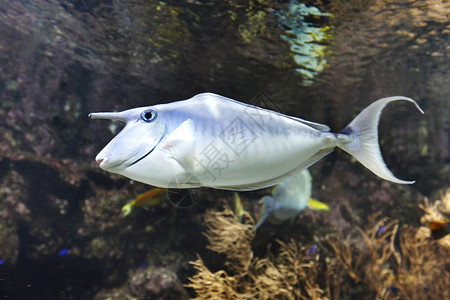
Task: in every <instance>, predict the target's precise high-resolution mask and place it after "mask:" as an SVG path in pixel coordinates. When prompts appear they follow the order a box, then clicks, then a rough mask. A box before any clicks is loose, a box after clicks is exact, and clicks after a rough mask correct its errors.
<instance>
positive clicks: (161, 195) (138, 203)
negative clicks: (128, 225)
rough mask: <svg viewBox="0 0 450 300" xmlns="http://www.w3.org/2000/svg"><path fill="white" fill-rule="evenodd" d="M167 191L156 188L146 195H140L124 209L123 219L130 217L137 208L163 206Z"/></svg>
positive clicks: (121, 214)
mask: <svg viewBox="0 0 450 300" xmlns="http://www.w3.org/2000/svg"><path fill="white" fill-rule="evenodd" d="M166 191H167V190H166V189H163V188H155V189H152V190H150V191H147V192H145V193H142V194H139V195H138V196H137V197H136V198H134V199H133V201H131V202H129V203H127V204H125V205H124V206H123V207H122V212H121V213H120V216H121V217H122V218H124V217H126V216H128V215H129V214H130V213H131V211H132V210H133V209H134V208H135V207H144V206H156V205H162V204H163V203H164V200H165V199H166V197H167V193H166Z"/></svg>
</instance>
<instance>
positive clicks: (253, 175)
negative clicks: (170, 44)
mask: <svg viewBox="0 0 450 300" xmlns="http://www.w3.org/2000/svg"><path fill="white" fill-rule="evenodd" d="M397 100H405V101H409V102H412V103H414V104H415V105H416V107H417V109H419V110H420V111H421V112H422V113H423V111H422V110H421V109H420V107H419V105H418V104H417V103H416V102H415V101H414V100H412V99H410V98H406V97H401V96H396V97H388V98H382V99H380V100H378V101H375V102H374V103H372V104H371V105H369V106H368V107H367V108H365V109H364V110H363V111H362V112H361V113H360V114H359V115H358V116H357V117H356V118H355V119H354V120H353V121H352V122H351V123H350V124H349V125H348V126H347V127H345V128H344V129H343V130H342V131H341V132H340V133H332V132H330V129H329V127H328V126H326V125H322V124H318V123H314V122H310V121H305V120H302V119H299V118H296V117H291V116H287V115H283V114H281V113H278V112H274V111H271V110H267V109H263V108H260V107H257V106H252V105H249V104H245V103H241V102H238V101H235V100H233V99H229V98H226V97H222V96H219V95H216V94H212V93H203V94H199V95H196V96H194V97H192V98H191V99H188V100H183V101H177V102H172V103H168V104H159V105H154V106H147V107H139V108H133V109H129V110H125V111H122V112H103V113H91V114H90V115H89V116H90V118H92V119H108V120H113V121H121V122H125V123H126V125H125V127H124V128H123V129H122V131H121V132H120V133H119V134H117V135H116V136H115V137H114V138H113V139H112V140H111V141H110V142H109V144H108V145H106V146H105V148H104V149H103V150H102V151H101V152H100V153H99V154H98V155H97V157H96V161H97V162H98V163H99V164H100V168H102V169H103V170H106V171H109V172H112V173H117V174H121V175H124V176H126V177H128V178H131V179H133V180H136V181H140V182H143V183H147V184H150V185H153V186H156V187H161V188H196V187H211V188H216V189H227V190H241V191H242V190H255V189H261V188H265V187H269V186H273V185H275V184H277V183H280V182H282V181H283V180H284V179H286V178H288V177H290V176H292V175H295V174H297V173H299V172H300V171H301V170H303V169H305V168H308V167H309V166H310V165H312V164H314V163H315V162H316V161H317V160H319V159H320V158H322V157H324V156H325V155H327V154H329V153H330V152H332V151H333V149H334V148H335V147H339V148H341V149H343V150H344V151H346V152H348V153H350V154H351V155H352V156H353V157H355V158H356V159H357V160H358V161H359V162H360V163H362V164H363V165H364V166H365V167H367V168H368V169H369V170H371V171H372V172H373V173H375V174H376V175H378V176H379V177H381V178H383V179H385V180H389V181H392V182H395V183H403V184H407V183H413V182H414V181H404V180H400V179H398V178H396V177H395V176H394V175H393V174H392V173H391V171H389V169H388V168H387V167H386V164H385V163H384V161H383V158H382V156H381V152H380V147H379V145H378V122H379V118H380V114H381V111H382V110H383V108H384V107H385V105H386V104H388V103H390V102H392V101H397Z"/></svg>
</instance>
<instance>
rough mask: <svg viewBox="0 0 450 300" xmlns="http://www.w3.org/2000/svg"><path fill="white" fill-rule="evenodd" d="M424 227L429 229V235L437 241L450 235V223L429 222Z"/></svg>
mask: <svg viewBox="0 0 450 300" xmlns="http://www.w3.org/2000/svg"><path fill="white" fill-rule="evenodd" d="M426 226H427V227H428V228H429V229H431V235H432V236H433V238H434V239H437V240H438V239H441V238H443V237H444V236H446V235H447V234H449V233H450V221H430V222H428V223H427V225H426Z"/></svg>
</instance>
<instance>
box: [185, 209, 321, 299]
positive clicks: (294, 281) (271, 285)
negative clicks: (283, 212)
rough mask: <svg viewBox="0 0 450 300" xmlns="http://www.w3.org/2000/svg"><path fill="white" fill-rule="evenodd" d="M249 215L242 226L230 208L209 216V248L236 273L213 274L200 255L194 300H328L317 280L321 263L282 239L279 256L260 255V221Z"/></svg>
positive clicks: (193, 284)
mask: <svg viewBox="0 0 450 300" xmlns="http://www.w3.org/2000/svg"><path fill="white" fill-rule="evenodd" d="M246 219H248V215H246V213H244V224H240V223H239V222H238V221H237V219H236V217H235V216H234V214H233V212H232V211H231V210H230V209H229V208H228V207H225V210H224V211H223V212H213V211H209V212H208V213H207V214H206V217H205V222H206V223H207V232H206V233H205V236H206V237H207V239H208V242H209V245H208V248H209V249H211V250H213V251H215V252H218V253H225V255H226V257H227V260H226V262H225V265H226V266H227V267H228V269H229V270H230V271H231V272H227V271H225V270H219V271H216V272H211V271H210V270H209V269H208V267H207V266H206V265H205V263H204V262H203V260H202V258H201V257H200V256H197V260H196V261H192V262H190V263H191V264H192V265H193V266H194V268H195V269H196V270H197V273H196V274H195V275H193V276H192V277H190V278H189V280H190V283H189V284H186V286H187V287H190V288H192V289H194V290H195V292H196V294H197V297H196V298H194V299H249V298H251V299H328V297H327V296H326V295H325V294H326V291H325V290H324V289H322V288H320V287H319V285H318V284H317V283H316V279H317V269H318V261H317V260H316V259H315V258H311V257H310V256H308V255H307V254H306V253H307V251H306V248H305V247H302V246H298V245H297V243H296V242H295V241H294V240H291V241H290V242H289V243H287V244H286V243H283V242H281V241H277V242H278V245H279V251H278V255H277V256H276V257H275V258H269V257H265V258H257V257H256V258H254V257H253V252H252V250H251V246H250V243H251V241H252V239H253V233H252V229H253V226H254V223H253V220H250V221H245V220H246ZM231 231H235V232H234V233H232V232H231ZM222 237H224V238H222ZM240 250H242V252H243V253H244V254H242V253H241V252H240ZM239 268H241V269H239ZM230 274H231V275H230Z"/></svg>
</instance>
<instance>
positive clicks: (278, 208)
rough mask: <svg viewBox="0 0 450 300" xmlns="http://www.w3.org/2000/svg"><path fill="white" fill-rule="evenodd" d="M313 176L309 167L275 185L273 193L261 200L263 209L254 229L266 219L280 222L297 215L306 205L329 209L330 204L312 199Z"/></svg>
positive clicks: (276, 222) (312, 207)
mask: <svg viewBox="0 0 450 300" xmlns="http://www.w3.org/2000/svg"><path fill="white" fill-rule="evenodd" d="M311 190H312V178H311V173H309V170H308V169H305V170H303V171H301V172H300V173H298V174H296V175H294V176H291V177H289V178H288V179H286V180H285V181H283V182H282V183H280V184H278V185H277V186H275V188H274V189H273V190H272V195H271V196H269V195H267V196H264V197H262V198H261V200H259V202H260V203H262V204H263V209H262V212H261V215H260V217H259V220H258V223H256V225H255V227H254V230H256V229H258V227H260V226H261V225H262V224H263V223H264V221H265V220H266V219H268V220H269V221H271V222H272V223H275V224H278V223H281V222H283V221H286V220H289V219H292V218H294V217H296V216H297V215H298V214H299V213H300V212H301V211H302V210H304V209H305V208H306V207H309V208H311V209H319V210H328V206H327V205H326V204H324V203H322V202H320V201H317V200H314V199H311Z"/></svg>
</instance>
